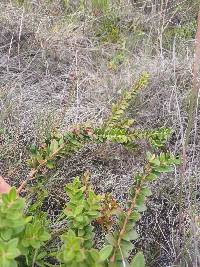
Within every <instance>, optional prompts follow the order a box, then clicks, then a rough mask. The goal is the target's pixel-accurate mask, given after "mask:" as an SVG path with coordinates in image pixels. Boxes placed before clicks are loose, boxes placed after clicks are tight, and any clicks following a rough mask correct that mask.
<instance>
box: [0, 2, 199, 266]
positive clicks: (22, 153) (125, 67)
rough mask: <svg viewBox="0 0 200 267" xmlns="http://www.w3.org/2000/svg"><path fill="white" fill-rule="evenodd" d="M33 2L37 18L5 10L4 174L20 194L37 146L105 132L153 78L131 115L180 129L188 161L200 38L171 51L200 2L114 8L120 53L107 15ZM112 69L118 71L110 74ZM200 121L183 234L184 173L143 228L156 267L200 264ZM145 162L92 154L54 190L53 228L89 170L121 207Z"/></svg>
mask: <svg viewBox="0 0 200 267" xmlns="http://www.w3.org/2000/svg"><path fill="white" fill-rule="evenodd" d="M31 2H32V3H33V6H32V8H31V7H30V6H28V7H24V6H22V7H19V6H17V5H16V4H15V3H14V1H1V3H0V25H1V26H0V76H1V79H0V116H1V117H0V130H1V132H2V134H1V135H0V144H1V147H0V172H1V174H2V175H3V176H5V177H9V180H10V182H11V183H12V184H14V185H18V184H19V182H20V180H21V179H23V177H24V175H26V174H27V172H28V169H27V166H26V164H25V161H26V159H27V156H28V155H27V145H28V144H30V143H38V142H42V140H43V138H44V136H45V135H46V134H47V132H49V131H51V129H53V128H55V127H58V128H60V129H61V130H65V129H67V128H68V127H69V126H70V125H71V124H77V123H83V122H86V121H89V122H91V123H94V124H96V123H99V122H100V121H101V120H103V118H104V117H106V115H107V114H108V112H109V110H110V105H111V103H112V102H113V100H114V99H115V98H116V97H117V96H118V95H119V94H120V93H121V91H122V90H123V89H125V88H129V87H131V86H132V84H133V83H134V81H135V79H136V78H137V77H138V76H139V74H140V73H141V72H142V71H144V70H146V71H148V72H149V73H150V75H151V82H150V84H149V86H148V88H147V89H146V90H145V91H144V92H141V94H140V95H139V97H138V99H137V102H136V103H134V105H133V106H132V107H131V109H130V114H132V115H133V116H134V117H136V125H137V127H142V128H154V127H158V126H162V125H167V126H170V127H172V128H173V130H174V133H173V136H172V138H171V140H170V142H169V144H168V146H169V149H170V150H171V151H173V152H175V153H180V151H181V149H182V145H183V137H184V132H185V129H186V127H187V120H188V119H187V107H188V95H189V90H190V88H191V81H192V64H193V45H194V37H193V38H192V37H191V38H189V39H188V38H186V39H184V38H182V39H179V38H173V36H172V38H171V41H169V43H170V45H168V42H166V39H165V33H166V32H167V31H168V30H169V29H171V27H173V25H176V24H180V25H185V24H187V21H190V19H191V17H192V16H194V15H193V14H194V12H195V10H197V9H196V6H195V1H190V2H191V3H189V1H150V0H148V1H147V0H146V1H140V3H135V4H132V3H131V2H134V1H120V2H121V4H120V6H118V7H117V6H116V4H115V2H114V3H113V6H114V7H113V9H114V13H115V15H116V16H117V17H118V19H119V20H118V23H117V27H119V29H120V32H119V35H118V40H117V42H114V43H112V42H102V41H101V40H100V39H101V38H99V37H98V36H97V35H96V32H97V31H98V30H99V29H100V28H101V27H102V22H101V21H102V20H103V19H104V17H103V15H100V16H94V15H93V14H91V13H88V12H86V11H85V12H84V11H83V10H80V9H77V8H76V7H75V5H74V6H73V7H72V8H71V9H69V10H68V11H65V10H64V9H63V8H62V6H61V5H59V3H58V2H59V1H53V2H52V3H51V4H48V5H47V3H46V2H45V1H39V0H38V1H37V0H35V1H31ZM135 2H136V1H135ZM155 2H157V5H156V3H155ZM101 33H102V32H101ZM102 34H103V33H102ZM118 54H121V55H122V60H121V61H120V62H118V61H115V60H116V57H117V55H118ZM111 61H112V62H113V61H114V62H117V63H115V64H116V66H114V67H110V62H111ZM198 115H199V114H198V112H197V120H196V124H195V127H194V128H193V132H192V134H191V140H190V142H189V145H188V162H187V170H186V179H185V180H184V183H183V188H182V195H183V202H181V205H182V206H183V217H184V218H183V220H182V221H183V224H182V227H181V229H180V227H178V221H179V204H180V201H182V200H180V175H179V170H177V172H176V174H175V176H173V177H163V178H162V179H161V180H160V181H159V182H158V184H156V185H155V188H154V192H155V196H154V197H153V198H152V200H151V201H150V202H149V210H148V212H147V214H146V216H145V218H144V220H143V222H142V223H141V225H140V226H139V229H140V232H141V235H142V239H141V242H138V244H137V247H140V246H141V247H143V248H144V251H145V255H146V257H147V258H148V263H149V266H154V267H155V266H162V267H164V266H170V267H172V266H174V267H175V266H180V267H182V266H185V267H186V266H194V267H198V266H199V265H198V264H200V263H198V261H197V258H199V239H198V238H199V228H198V224H199V217H198V216H199V215H198V214H199V210H198V205H199V195H198V190H199V172H200V171H199V167H200V164H199V158H200V145H199V144H200V142H199V138H200V136H199V131H198V128H199V121H198ZM137 160H138V154H133V155H131V156H130V155H128V154H127V152H125V151H122V150H121V148H120V147H117V148H116V152H115V153H114V152H113V149H112V147H111V148H108V147H107V148H106V147H98V148H97V147H96V146H92V147H87V148H85V150H84V151H82V152H80V153H78V154H77V155H75V156H74V157H73V158H72V159H69V160H67V161H65V162H62V163H61V166H60V168H59V169H58V170H57V173H56V175H54V176H52V177H51V178H50V179H49V181H48V183H47V185H46V186H47V187H48V189H49V192H50V193H51V194H50V198H49V199H48V203H47V210H48V211H49V213H50V214H51V215H52V221H54V220H53V218H54V216H56V212H57V211H56V208H55V207H57V209H59V208H58V207H59V204H58V203H62V202H63V201H64V200H63V199H59V198H58V195H62V192H63V185H64V184H65V183H66V182H67V181H69V180H68V179H69V178H72V177H74V176H76V175H80V174H81V173H82V172H83V171H85V170H86V169H89V170H90V171H91V173H92V177H91V180H92V183H93V185H94V186H95V188H96V190H97V191H101V192H106V191H110V192H112V193H113V194H114V196H115V197H116V198H117V199H118V200H119V201H122V200H124V199H125V198H126V197H127V195H126V192H127V189H128V188H129V186H130V184H131V183H132V176H131V174H132V172H133V171H134V170H136V169H138V168H140V162H138V161H137ZM136 162H137V164H136ZM74 166H76V167H75V168H74ZM55 180H56V184H57V185H56V188H55ZM113 185H114V187H113ZM57 190H60V192H61V194H57ZM55 191H56V194H55ZM60 205H61V204H60ZM54 213H55V215H53V214H54ZM180 243H181V248H179V247H178V244H180Z"/></svg>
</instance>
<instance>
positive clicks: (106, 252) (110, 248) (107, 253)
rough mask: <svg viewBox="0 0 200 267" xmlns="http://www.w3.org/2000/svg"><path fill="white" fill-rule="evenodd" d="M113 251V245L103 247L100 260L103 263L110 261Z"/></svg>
mask: <svg viewBox="0 0 200 267" xmlns="http://www.w3.org/2000/svg"><path fill="white" fill-rule="evenodd" d="M112 251H113V246H111V245H107V246H105V247H103V248H102V249H101V250H100V252H99V253H100V260H101V261H105V260H106V259H108V257H109V256H110V255H111V253H112Z"/></svg>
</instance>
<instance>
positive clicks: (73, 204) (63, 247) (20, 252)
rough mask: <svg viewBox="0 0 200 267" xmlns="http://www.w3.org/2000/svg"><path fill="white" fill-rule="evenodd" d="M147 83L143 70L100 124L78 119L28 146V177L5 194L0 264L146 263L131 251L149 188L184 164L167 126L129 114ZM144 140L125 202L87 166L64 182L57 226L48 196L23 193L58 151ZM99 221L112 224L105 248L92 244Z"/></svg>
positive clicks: (86, 266) (101, 266)
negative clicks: (45, 206) (100, 190)
mask: <svg viewBox="0 0 200 267" xmlns="http://www.w3.org/2000/svg"><path fill="white" fill-rule="evenodd" d="M147 83H148V74H147V73H144V74H143V75H142V76H141V77H140V79H139V80H138V81H137V82H136V84H135V85H134V86H133V88H132V89H131V90H129V91H125V92H124V93H123V94H122V96H121V98H120V99H119V100H118V101H117V102H116V104H114V105H113V108H112V112H111V115H110V117H109V118H108V119H107V120H106V121H105V122H104V123H102V125H100V126H98V127H92V126H88V125H81V126H77V127H74V128H73V129H71V130H70V131H68V132H66V133H64V134H61V133H59V132H58V131H55V132H53V133H52V134H51V135H50V136H49V137H48V138H47V139H46V141H45V143H44V144H43V145H41V146H39V147H35V146H32V147H31V157H30V159H29V161H28V164H29V166H30V167H31V171H30V173H29V175H28V177H27V179H26V180H25V181H24V182H23V183H22V184H21V185H20V187H19V188H18V189H15V188H12V190H11V191H10V192H9V193H8V194H3V195H2V197H1V200H0V258H1V261H0V267H15V266H19V267H22V266H23V267H25V266H27V267H30V266H41V267H42V266H63V267H64V266H66V267H68V266H70V267H91V266H92V267H106V266H110V267H118V266H123V267H124V266H130V267H138V266H139V267H144V266H145V257H144V255H143V253H142V252H141V251H139V252H137V253H136V254H135V255H134V256H133V257H132V256H131V255H132V251H133V248H134V245H133V241H134V240H136V239H137V238H138V233H137V231H136V223H137V221H139V220H140V218H141V213H143V212H144V211H145V210H146V205H145V202H146V198H147V197H149V196H151V194H152V193H151V190H150V187H149V183H150V182H152V181H154V180H155V179H157V177H158V176H159V175H160V174H162V173H167V172H172V171H173V166H174V165H175V164H179V159H177V158H176V157H175V156H174V155H172V154H170V153H168V152H166V151H165V150H163V149H162V148H163V147H164V146H165V143H166V141H167V140H168V138H169V135H170V132H171V131H170V130H169V129H166V128H160V129H156V130H155V129H153V130H148V131H144V130H138V129H137V130H135V129H134V126H133V125H134V120H132V119H130V118H127V117H126V116H125V115H126V111H127V109H128V107H129V104H130V103H131V102H132V101H133V99H134V98H135V96H136V95H137V93H138V92H139V91H140V90H141V89H142V88H143V87H145V86H146V85H147ZM141 139H145V140H146V141H147V142H149V144H150V146H151V148H152V149H151V152H149V151H147V152H146V160H145V165H144V166H143V170H142V171H141V172H140V173H138V174H135V175H134V178H133V179H134V183H133V186H132V187H131V188H130V190H129V197H128V202H127V205H125V206H126V208H124V209H122V208H120V206H119V204H118V203H117V201H116V200H114V198H113V197H112V196H111V195H98V194H96V193H95V191H94V190H93V188H92V186H91V185H90V182H89V174H88V173H85V174H84V175H83V177H82V179H80V178H79V177H76V178H74V180H73V182H72V183H69V184H67V186H66V187H65V192H66V194H67V196H68V199H69V201H68V202H67V203H66V204H65V206H64V207H63V211H62V213H61V214H60V216H59V225H64V227H59V229H54V228H53V227H52V226H51V225H50V220H49V219H48V218H47V215H46V214H45V213H44V212H42V211H41V210H40V206H41V203H42V202H43V199H42V197H41V195H40V194H36V196H35V199H34V203H33V204H29V203H28V202H26V200H25V199H26V198H22V197H20V196H19V194H20V192H21V191H22V189H23V188H25V187H27V186H28V184H29V181H30V180H34V181H35V185H34V186H35V187H37V184H39V180H40V178H41V177H42V176H43V175H44V173H46V174H45V175H48V171H47V170H48V169H54V168H55V167H56V163H57V162H58V161H59V159H60V158H63V157H66V156H67V157H69V156H70V155H72V154H74V153H75V152H76V151H78V150H80V149H81V148H82V147H83V146H84V145H86V144H88V143H105V142H111V143H118V144H121V145H123V146H125V147H126V148H128V149H132V148H134V149H136V148H137V146H138V143H139V142H138V141H139V140H141ZM152 151H154V152H152ZM163 151H165V152H163ZM37 181H38V182H37ZM45 196H46V194H44V198H45ZM38 209H39V211H38ZM96 224H100V225H101V226H102V229H103V230H104V231H107V230H108V229H109V230H110V231H109V234H107V236H106V241H105V243H104V244H103V246H102V248H101V249H97V248H96V246H95V229H96V228H95V225H96Z"/></svg>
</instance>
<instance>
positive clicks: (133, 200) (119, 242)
mask: <svg viewBox="0 0 200 267" xmlns="http://www.w3.org/2000/svg"><path fill="white" fill-rule="evenodd" d="M150 171H151V168H150V166H149V165H147V168H146V173H144V175H143V176H142V177H141V180H140V183H139V185H138V186H137V188H136V190H135V195H134V198H133V199H132V201H131V206H130V208H129V209H128V211H127V213H126V217H125V219H124V223H123V226H122V228H121V230H120V233H119V236H118V239H117V247H118V248H120V244H121V241H122V238H123V235H124V234H125V231H126V226H127V224H128V222H129V220H130V216H131V213H132V211H133V210H134V208H135V206H136V201H137V198H138V196H139V195H140V191H141V189H142V186H143V184H144V182H145V179H146V177H147V175H149V173H150ZM117 247H116V248H115V250H114V252H113V255H112V257H111V258H110V263H114V262H115V256H116V251H117Z"/></svg>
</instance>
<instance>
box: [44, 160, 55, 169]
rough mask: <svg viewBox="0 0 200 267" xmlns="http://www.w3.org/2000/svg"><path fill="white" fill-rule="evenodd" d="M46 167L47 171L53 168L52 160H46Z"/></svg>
mask: <svg viewBox="0 0 200 267" xmlns="http://www.w3.org/2000/svg"><path fill="white" fill-rule="evenodd" d="M46 166H47V168H49V169H53V168H54V167H55V163H54V162H53V161H52V160H48V161H47V164H46Z"/></svg>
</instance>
